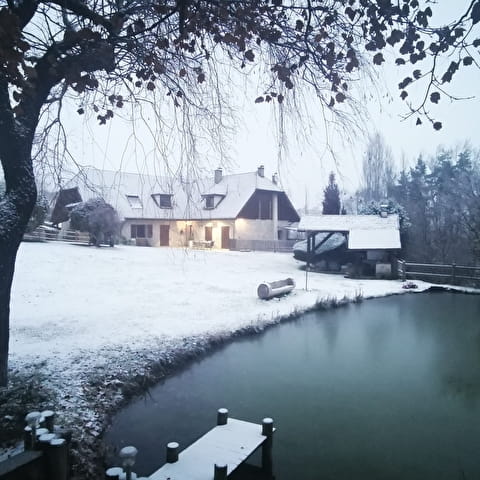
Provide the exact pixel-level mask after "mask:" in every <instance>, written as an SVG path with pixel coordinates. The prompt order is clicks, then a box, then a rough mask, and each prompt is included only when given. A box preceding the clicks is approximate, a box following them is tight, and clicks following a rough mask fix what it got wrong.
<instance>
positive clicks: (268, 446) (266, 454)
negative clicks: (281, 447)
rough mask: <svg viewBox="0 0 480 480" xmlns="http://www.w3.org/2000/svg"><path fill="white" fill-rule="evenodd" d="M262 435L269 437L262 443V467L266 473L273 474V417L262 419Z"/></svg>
mask: <svg viewBox="0 0 480 480" xmlns="http://www.w3.org/2000/svg"><path fill="white" fill-rule="evenodd" d="M262 435H265V436H266V437H267V438H266V440H265V441H264V442H263V444H262V469H263V471H264V472H265V474H266V475H268V476H272V473H273V462H272V446H273V420H272V419H271V418H268V417H267V418H264V419H263V420H262Z"/></svg>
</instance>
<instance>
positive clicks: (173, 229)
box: [121, 220, 235, 248]
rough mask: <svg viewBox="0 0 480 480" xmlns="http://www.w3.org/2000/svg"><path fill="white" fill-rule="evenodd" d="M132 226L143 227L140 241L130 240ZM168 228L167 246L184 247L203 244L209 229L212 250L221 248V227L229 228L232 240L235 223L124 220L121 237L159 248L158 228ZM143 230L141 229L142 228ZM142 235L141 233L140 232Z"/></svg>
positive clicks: (231, 221) (218, 221) (131, 240)
mask: <svg viewBox="0 0 480 480" xmlns="http://www.w3.org/2000/svg"><path fill="white" fill-rule="evenodd" d="M132 225H137V226H138V225H140V226H141V225H144V226H145V232H144V233H145V236H144V237H141V238H140V239H135V238H132V236H131V233H132ZM148 225H151V230H152V235H151V237H149V236H148V231H147V228H148V227H147V226H148ZM161 225H168V226H169V246H171V247H186V246H188V245H189V241H192V242H203V241H205V240H206V238H205V233H206V232H205V227H207V226H208V227H211V229H212V240H213V242H214V243H213V246H214V248H221V245H222V227H229V229H230V230H229V237H230V238H234V232H235V221H234V220H214V221H206V220H202V221H198V220H192V221H183V220H126V221H125V222H124V224H123V225H122V230H121V235H122V236H123V238H124V240H126V241H127V242H128V243H131V244H144V243H147V244H148V245H149V246H152V247H159V246H160V226H161ZM142 230H143V228H142ZM142 234H143V231H142Z"/></svg>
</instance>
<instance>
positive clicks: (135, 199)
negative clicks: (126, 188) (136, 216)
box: [127, 195, 143, 208]
mask: <svg viewBox="0 0 480 480" xmlns="http://www.w3.org/2000/svg"><path fill="white" fill-rule="evenodd" d="M127 200H128V204H129V205H130V207H132V208H143V205H142V201H141V200H140V197H139V196H138V195H127Z"/></svg>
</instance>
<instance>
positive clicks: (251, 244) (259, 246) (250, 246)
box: [230, 238, 298, 252]
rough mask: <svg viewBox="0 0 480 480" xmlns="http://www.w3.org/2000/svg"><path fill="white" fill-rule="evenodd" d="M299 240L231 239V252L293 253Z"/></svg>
mask: <svg viewBox="0 0 480 480" xmlns="http://www.w3.org/2000/svg"><path fill="white" fill-rule="evenodd" d="M297 241H298V240H238V239H234V238H231V239H230V250H260V251H266V252H293V245H294V244H295V243H296V242H297Z"/></svg>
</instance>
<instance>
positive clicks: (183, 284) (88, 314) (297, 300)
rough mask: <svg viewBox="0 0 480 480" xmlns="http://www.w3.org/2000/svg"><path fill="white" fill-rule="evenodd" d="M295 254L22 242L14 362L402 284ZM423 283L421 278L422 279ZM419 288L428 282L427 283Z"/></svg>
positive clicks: (220, 326) (60, 360) (211, 331)
mask: <svg viewBox="0 0 480 480" xmlns="http://www.w3.org/2000/svg"><path fill="white" fill-rule="evenodd" d="M300 265H301V263H300V262H297V261H295V260H294V259H293V258H292V255H288V254H281V253H267V252H229V251H215V250H212V251H209V250H183V249H169V248H140V247H116V248H113V249H111V248H101V249H95V248H91V247H90V248H89V247H84V246H80V245H69V244H59V243H23V244H22V245H21V247H20V251H19V254H18V259H17V266H16V273H15V279H14V285H13V291H12V301H11V344H10V353H11V363H12V365H13V366H18V364H23V363H27V362H36V363H37V362H40V361H44V360H46V361H47V368H48V369H50V370H54V371H56V372H58V371H63V372H65V374H66V375H67V376H68V370H69V368H72V366H74V368H78V364H79V362H80V363H81V364H82V365H84V366H85V368H89V366H90V367H93V366H94V365H95V364H96V363H97V362H99V361H100V360H101V359H100V358H99V356H98V352H99V351H101V350H102V349H107V350H112V349H115V348H121V347H122V346H124V345H125V346H127V345H128V346H129V347H144V346H145V345H151V344H156V345H157V348H161V343H162V341H163V340H165V337H169V339H183V338H184V337H189V336H198V335H200V336H202V335H218V334H219V333H220V334H223V333H228V332H233V331H236V330H238V329H242V328H244V327H247V326H251V325H252V324H259V325H262V324H265V323H271V322H272V321H274V320H275V318H276V317H279V316H285V315H288V314H290V313H292V312H294V311H302V310H305V309H307V308H309V307H312V305H314V303H315V302H316V301H317V300H319V299H322V298H327V297H336V298H342V297H344V296H347V297H351V298H353V297H355V295H357V294H358V293H362V294H363V296H364V297H373V296H382V295H387V294H392V293H400V292H404V291H405V290H402V288H401V286H402V285H401V282H398V281H382V280H351V279H345V278H343V276H341V275H325V274H318V273H309V278H308V291H306V290H305V272H304V271H303V270H301V269H300ZM286 277H292V278H293V279H294V280H295V281H296V283H297V288H296V290H294V292H293V293H292V294H290V295H289V296H286V297H283V298H280V299H274V300H271V301H263V300H260V299H259V298H257V294H256V289H257V286H258V284H259V283H261V282H263V281H273V280H278V279H282V278H286ZM418 283H419V282H417V284H418ZM420 284H421V287H423V288H424V287H425V286H427V284H423V283H421V282H420Z"/></svg>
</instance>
